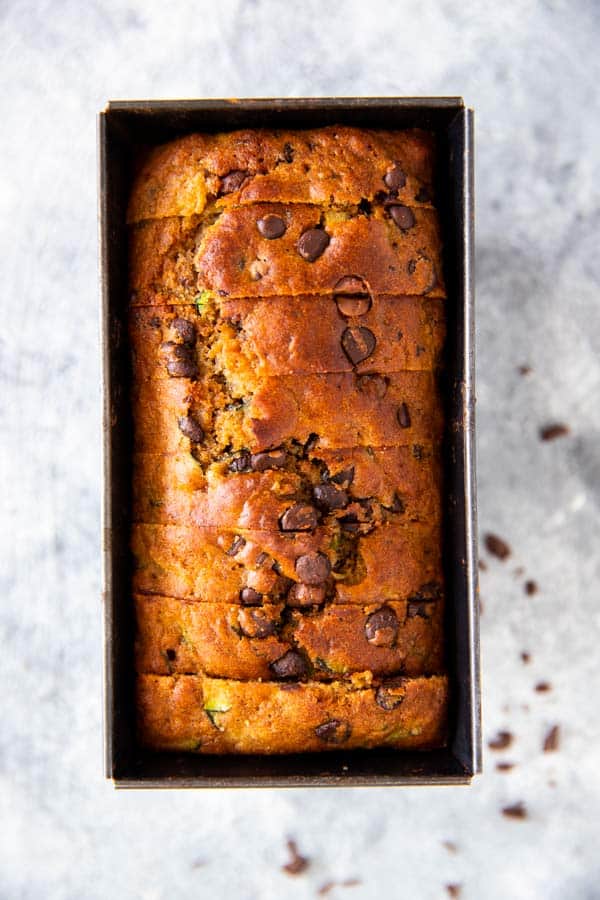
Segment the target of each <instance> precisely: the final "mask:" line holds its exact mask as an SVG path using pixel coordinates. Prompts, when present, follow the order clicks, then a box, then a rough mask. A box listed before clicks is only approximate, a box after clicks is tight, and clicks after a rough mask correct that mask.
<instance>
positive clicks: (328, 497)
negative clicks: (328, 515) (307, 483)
mask: <svg viewBox="0 0 600 900" xmlns="http://www.w3.org/2000/svg"><path fill="white" fill-rule="evenodd" d="M313 497H314V498H315V500H316V501H317V503H318V504H319V506H320V507H322V508H323V509H326V510H330V509H344V507H345V506H348V494H347V493H346V491H343V490H340V489H339V488H336V487H334V486H333V485H332V484H316V485H315V486H314V488H313Z"/></svg>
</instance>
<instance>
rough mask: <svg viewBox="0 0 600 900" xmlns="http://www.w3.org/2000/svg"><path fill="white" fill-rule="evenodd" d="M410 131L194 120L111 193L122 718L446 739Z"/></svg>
mask: <svg viewBox="0 0 600 900" xmlns="http://www.w3.org/2000/svg"><path fill="white" fill-rule="evenodd" d="M433 176H434V147H433V142H432V138H431V136H430V135H428V134H426V133H424V132H419V131H404V132H378V131H367V130H358V129H352V128H341V127H340V128H323V129H317V130H311V131H302V132H300V131H298V132H284V131H278V132H275V131H268V132H267V131H261V130H254V131H245V132H233V133H229V134H220V135H191V136H188V137H185V138H182V139H180V140H178V141H174V142H172V143H170V144H168V145H166V146H164V147H159V148H157V149H154V150H152V151H151V152H150V153H149V154H147V156H146V158H145V159H144V160H142V161H141V164H140V169H139V172H138V175H137V177H136V180H135V183H134V186H133V190H132V194H131V198H130V204H129V212H128V221H129V224H130V267H129V276H130V288H131V306H130V313H129V336H130V346H131V351H132V365H133V388H132V411H133V420H134V455H133V465H134V472H133V526H132V550H133V555H134V562H135V565H134V572H133V585H132V587H133V602H134V604H135V613H136V622H137V639H136V650H135V653H136V667H137V671H138V730H139V735H140V740H141V742H142V743H143V744H144V745H146V746H148V747H151V748H155V749H173V750H186V751H194V752H200V753H291V752H300V751H312V750H328V749H329V750H331V749H340V748H355V747H374V746H379V745H385V746H389V747H397V748H402V747H407V748H408V747H411V748H423V749H424V748H430V747H436V746H440V745H441V744H442V743H443V741H444V736H445V725H446V709H447V678H446V676H445V674H444V652H443V647H444V644H443V617H444V586H443V577H442V561H441V472H440V469H441V463H440V442H441V437H442V430H443V416H442V408H441V403H440V397H439V391H438V373H439V369H440V367H441V364H442V355H443V347H444V339H445V302H446V301H445V287H444V279H443V272H442V265H441V238H440V227H439V220H438V215H437V212H436V209H435V205H434V200H435V196H434V190H433V181H434V177H433Z"/></svg>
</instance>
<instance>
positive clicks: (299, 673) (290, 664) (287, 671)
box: [269, 650, 309, 678]
mask: <svg viewBox="0 0 600 900" xmlns="http://www.w3.org/2000/svg"><path fill="white" fill-rule="evenodd" d="M269 668H270V669H271V671H272V672H273V674H274V675H275V677H276V678H303V677H305V676H306V675H308V674H309V669H308V665H307V663H306V660H305V659H304V657H303V656H302V655H301V654H300V653H298V651H297V650H288V651H287V653H284V654H283V656H281V657H280V658H279V659H276V660H275V662H272V663H271V664H270V665H269Z"/></svg>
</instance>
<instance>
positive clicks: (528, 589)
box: [524, 578, 539, 597]
mask: <svg viewBox="0 0 600 900" xmlns="http://www.w3.org/2000/svg"><path fill="white" fill-rule="evenodd" d="M524 589H525V593H526V594H527V596H528V597H531V596H532V595H533V594H537V592H538V591H539V587H538V583H537V581H534V580H533V579H532V578H530V579H529V580H528V581H526V582H525V584H524Z"/></svg>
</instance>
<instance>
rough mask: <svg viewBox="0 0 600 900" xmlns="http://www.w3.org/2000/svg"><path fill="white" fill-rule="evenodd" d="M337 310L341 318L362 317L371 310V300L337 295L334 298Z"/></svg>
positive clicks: (350, 295) (349, 295)
mask: <svg viewBox="0 0 600 900" xmlns="http://www.w3.org/2000/svg"><path fill="white" fill-rule="evenodd" d="M335 302H336V303H337V308H338V310H339V311H340V313H341V314H342V315H343V316H347V317H348V318H349V317H351V316H364V315H365V314H366V313H368V312H369V310H370V309H371V298H370V297H360V296H353V295H352V294H339V295H338V296H337V297H336V298H335Z"/></svg>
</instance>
